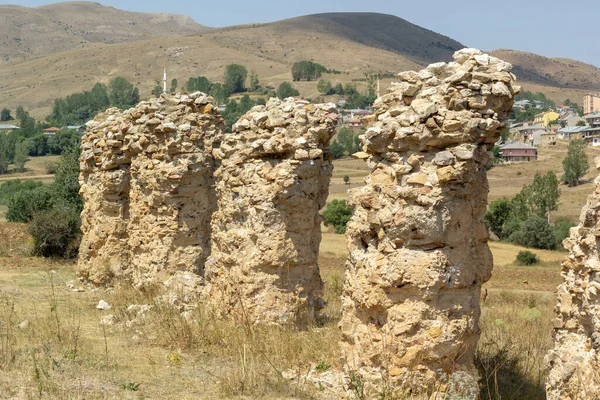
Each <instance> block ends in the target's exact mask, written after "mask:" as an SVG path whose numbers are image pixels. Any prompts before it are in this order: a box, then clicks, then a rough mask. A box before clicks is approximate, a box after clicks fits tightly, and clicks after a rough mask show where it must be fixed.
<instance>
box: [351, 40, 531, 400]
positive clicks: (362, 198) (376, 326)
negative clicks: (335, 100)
mask: <svg viewBox="0 0 600 400" xmlns="http://www.w3.org/2000/svg"><path fill="white" fill-rule="evenodd" d="M511 68H512V66H511V65H510V64H508V63H506V62H503V61H501V60H499V59H497V58H495V57H490V56H489V55H487V54H483V53H481V52H480V51H478V50H474V49H464V50H460V51H458V52H456V53H455V54H454V62H451V63H449V64H446V63H437V64H432V65H430V66H428V67H427V68H425V69H423V70H421V71H419V72H414V71H409V72H403V73H400V74H399V75H398V78H399V80H400V82H399V83H396V84H394V85H393V87H392V88H391V89H389V90H388V93H387V94H385V95H384V96H382V97H380V98H379V99H377V101H376V102H375V114H376V119H377V122H376V123H375V124H374V125H373V126H372V127H371V128H369V129H368V130H367V132H366V134H365V135H364V136H363V137H362V148H363V150H364V152H361V153H358V154H356V156H357V157H359V158H362V159H365V160H366V161H367V164H368V166H369V167H370V168H371V172H370V174H369V176H368V177H367V178H366V186H364V187H362V188H359V189H353V190H351V192H350V196H349V198H350V204H351V205H353V206H354V215H353V217H352V219H351V221H350V222H349V224H348V226H347V232H346V235H347V239H348V248H349V251H350V256H349V260H348V262H347V265H346V279H345V286H344V290H343V295H342V321H341V323H340V325H341V329H342V343H341V347H342V352H343V357H344V359H345V365H346V369H347V372H348V374H349V375H350V376H354V377H355V378H356V379H359V380H360V382H361V384H362V386H363V389H364V391H365V396H366V398H375V397H377V395H379V394H380V393H395V394H398V395H400V394H403V395H406V394H408V393H412V394H415V393H416V392H418V391H419V389H420V390H422V391H427V392H448V393H450V392H453V393H457V394H459V396H460V398H476V397H477V395H478V393H479V388H478V374H477V372H476V370H475V367H474V364H473V362H474V361H473V360H474V352H475V348H476V344H477V340H478V337H479V328H478V320H479V315H480V308H479V301H480V292H481V285H482V284H483V283H485V282H486V281H487V280H488V279H489V278H490V275H491V270H492V255H491V252H490V250H489V248H488V245H487V241H488V233H487V231H486V229H485V227H484V224H483V214H484V212H485V210H486V205H487V195H488V183H487V178H486V165H487V163H488V161H489V152H490V150H491V148H492V147H493V145H494V143H495V142H496V141H497V140H498V138H499V136H500V133H501V131H502V130H503V129H505V121H506V119H507V118H508V116H509V114H510V112H511V109H512V105H513V97H514V95H515V94H516V93H518V91H519V88H518V87H517V86H515V84H514V82H515V77H514V75H512V74H511V72H510V71H511Z"/></svg>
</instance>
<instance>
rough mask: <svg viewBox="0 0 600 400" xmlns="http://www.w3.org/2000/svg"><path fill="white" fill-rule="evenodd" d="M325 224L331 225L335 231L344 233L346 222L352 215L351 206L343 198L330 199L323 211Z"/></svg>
mask: <svg viewBox="0 0 600 400" xmlns="http://www.w3.org/2000/svg"><path fill="white" fill-rule="evenodd" d="M323 217H324V218H325V226H329V225H332V226H333V228H334V229H335V233H346V224H347V223H348V221H350V218H351V217H352V207H350V206H347V205H346V201H345V200H332V201H331V202H330V203H329V204H327V207H326V208H325V212H323Z"/></svg>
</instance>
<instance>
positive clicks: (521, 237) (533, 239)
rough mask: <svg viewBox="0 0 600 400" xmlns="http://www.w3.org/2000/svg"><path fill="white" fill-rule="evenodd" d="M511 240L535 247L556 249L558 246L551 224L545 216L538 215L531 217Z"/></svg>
mask: <svg viewBox="0 0 600 400" xmlns="http://www.w3.org/2000/svg"><path fill="white" fill-rule="evenodd" d="M509 240H510V241H511V242H513V243H516V244H519V245H521V246H525V247H533V248H534V249H548V250H554V249H555V248H556V238H555V237H554V232H553V231H552V228H551V227H550V224H548V221H547V220H546V219H545V218H541V217H537V216H533V217H529V218H528V219H527V221H525V223H524V224H523V227H522V228H521V229H520V230H519V231H517V232H514V233H513V234H512V235H511V236H510V238H509Z"/></svg>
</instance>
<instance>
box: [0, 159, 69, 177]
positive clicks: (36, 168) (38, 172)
mask: <svg viewBox="0 0 600 400" xmlns="http://www.w3.org/2000/svg"><path fill="white" fill-rule="evenodd" d="M59 159H60V156H43V157H29V158H28V159H27V162H26V163H25V171H23V172H17V171H15V168H14V165H13V164H11V165H10V166H9V169H8V173H7V174H3V175H0V183H2V182H5V181H9V180H11V179H31V180H36V181H41V182H44V183H51V182H53V181H54V175H51V174H48V173H47V171H46V166H47V165H48V164H56V163H57V162H58V160H59Z"/></svg>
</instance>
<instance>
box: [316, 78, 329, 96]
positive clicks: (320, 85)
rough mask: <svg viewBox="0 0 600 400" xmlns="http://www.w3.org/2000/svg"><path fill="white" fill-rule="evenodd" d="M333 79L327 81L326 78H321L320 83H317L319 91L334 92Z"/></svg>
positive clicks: (322, 92)
mask: <svg viewBox="0 0 600 400" xmlns="http://www.w3.org/2000/svg"><path fill="white" fill-rule="evenodd" d="M332 89H333V88H332V87H331V81H326V80H325V79H321V80H320V81H319V83H317V90H318V91H319V93H321V94H324V95H328V94H331V92H332Z"/></svg>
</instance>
